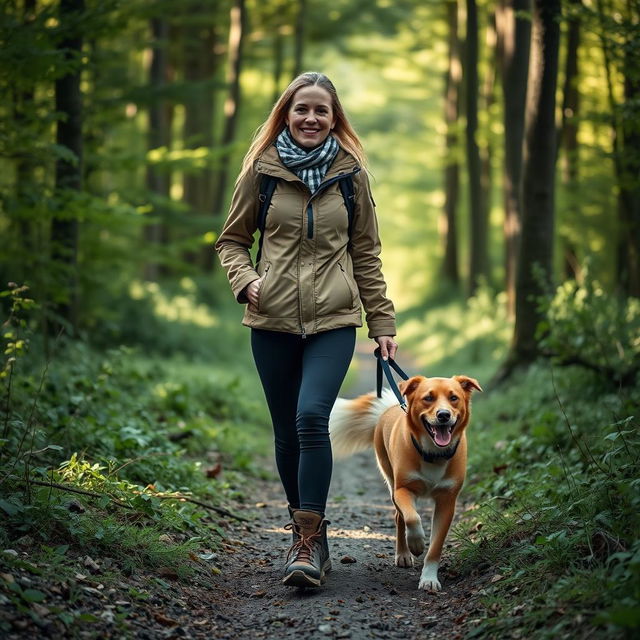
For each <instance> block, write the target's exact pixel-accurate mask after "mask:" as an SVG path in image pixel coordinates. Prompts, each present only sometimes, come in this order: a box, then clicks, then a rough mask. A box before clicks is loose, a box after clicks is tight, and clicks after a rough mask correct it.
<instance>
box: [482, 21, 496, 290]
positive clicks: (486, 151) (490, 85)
mask: <svg viewBox="0 0 640 640" xmlns="http://www.w3.org/2000/svg"><path fill="white" fill-rule="evenodd" d="M486 49H487V51H488V52H489V55H490V59H489V68H488V69H487V75H486V76H485V80H484V84H483V87H482V102H483V107H482V109H483V111H484V112H485V114H486V117H487V132H486V140H487V142H486V146H484V147H483V148H482V149H480V207H481V211H482V218H483V219H484V220H485V226H486V228H487V231H485V235H487V234H488V226H489V220H490V214H491V196H492V191H493V167H492V160H493V148H492V136H491V109H492V107H493V104H494V102H495V86H496V75H497V66H498V55H499V53H498V38H497V33H496V23H495V14H494V15H491V16H490V17H489V24H488V25H487V35H486ZM485 242H486V243H487V258H486V259H487V274H486V278H487V281H488V282H489V283H490V280H491V269H490V264H489V255H488V238H487V240H486V241H485Z"/></svg>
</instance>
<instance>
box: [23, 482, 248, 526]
mask: <svg viewBox="0 0 640 640" xmlns="http://www.w3.org/2000/svg"><path fill="white" fill-rule="evenodd" d="M12 479H13V480H17V481H18V482H21V483H24V484H26V483H27V481H26V480H24V479H23V478H18V477H17V476H12ZM28 483H29V484H35V485H37V486H39V487H49V488H51V489H60V491H67V492H69V493H77V494H79V495H81V496H89V497H91V498H104V497H107V498H109V499H110V500H111V501H112V502H113V503H114V504H115V505H117V506H119V507H123V508H125V509H135V507H132V506H131V505H129V504H126V503H125V502H121V501H120V500H116V499H115V498H114V497H113V496H110V495H109V494H106V493H94V492H93V491H85V490H84V489H76V488H75V487H69V486H67V485H64V484H58V483H56V482H42V481H41V480H29V481H28ZM134 493H135V494H137V495H147V496H152V497H154V498H160V499H162V500H180V501H181V502H191V503H192V504H195V505H198V506H199V507H203V508H204V509H209V510H210V511H215V512H216V513H219V514H220V515H223V516H227V517H228V518H233V519H234V520H240V521H242V522H249V519H248V518H243V517H242V516H237V515H235V514H234V513H231V511H227V510H226V509H224V508H223V507H216V506H215V505H213V504H208V503H207V502H202V501H201V500H196V499H195V498H190V497H189V496H185V495H182V494H181V493H176V494H171V495H167V494H162V493H144V492H143V491H134Z"/></svg>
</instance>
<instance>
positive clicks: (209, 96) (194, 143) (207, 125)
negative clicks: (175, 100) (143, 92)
mask: <svg viewBox="0 0 640 640" xmlns="http://www.w3.org/2000/svg"><path fill="white" fill-rule="evenodd" d="M197 8H200V9H201V10H204V9H205V7H204V6H199V7H198V5H196V7H194V9H197ZM215 44H216V37H215V31H214V27H213V26H211V25H204V26H203V25H189V26H188V27H186V28H185V31H184V35H183V61H182V63H183V69H184V79H185V81H186V82H187V83H188V84H189V87H190V90H189V93H188V94H187V96H188V97H187V98H186V100H185V104H184V107H185V113H184V130H183V131H184V147H185V149H198V148H200V147H204V148H206V149H207V150H211V149H212V147H213V118H214V104H215V103H214V96H215V90H214V87H213V80H214V77H215V73H216V66H217V65H216V60H217V56H216V54H215ZM211 178H212V172H211V170H210V168H209V166H205V167H203V168H202V169H199V170H198V171H197V172H196V171H195V170H191V171H189V172H187V173H185V174H184V178H183V200H184V202H186V203H187V204H188V205H189V207H190V208H191V210H192V211H193V212H194V214H195V215H196V216H205V215H210V205H211V197H212V189H211ZM210 226H211V225H210V224H209V225H207V227H210ZM204 231H205V230H204V228H203V229H202V231H201V232H202V234H204ZM198 233H200V226H198ZM183 259H184V260H185V262H187V263H189V264H197V263H198V262H201V263H202V266H203V267H204V269H205V270H206V271H210V270H211V269H212V267H213V248H212V247H211V246H210V244H208V245H206V246H205V247H204V248H203V249H202V251H201V252H200V255H198V253H196V252H195V251H189V252H186V253H185V254H184V256H183Z"/></svg>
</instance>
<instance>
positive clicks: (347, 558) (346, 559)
mask: <svg viewBox="0 0 640 640" xmlns="http://www.w3.org/2000/svg"><path fill="white" fill-rule="evenodd" d="M340 562H342V564H353V563H354V562H357V560H356V559H355V558H354V557H353V556H342V558H340Z"/></svg>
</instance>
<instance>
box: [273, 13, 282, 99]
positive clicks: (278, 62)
mask: <svg viewBox="0 0 640 640" xmlns="http://www.w3.org/2000/svg"><path fill="white" fill-rule="evenodd" d="M283 66H284V41H283V37H282V31H281V29H280V24H277V25H276V32H275V33H274V35H273V103H274V104H275V103H276V101H277V100H278V98H279V97H280V78H282V69H283Z"/></svg>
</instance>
